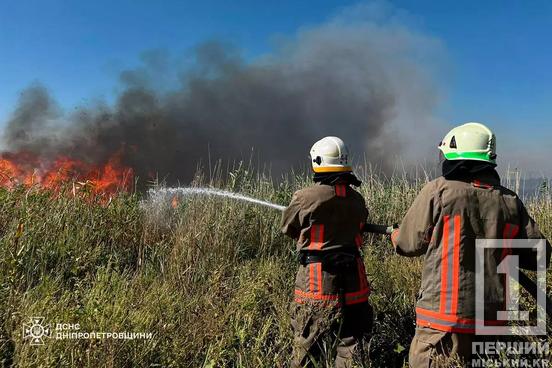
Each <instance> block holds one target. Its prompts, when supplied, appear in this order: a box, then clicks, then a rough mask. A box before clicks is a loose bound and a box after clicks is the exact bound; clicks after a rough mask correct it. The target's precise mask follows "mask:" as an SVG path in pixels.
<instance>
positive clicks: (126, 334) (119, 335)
mask: <svg viewBox="0 0 552 368" xmlns="http://www.w3.org/2000/svg"><path fill="white" fill-rule="evenodd" d="M53 326H55V327H53ZM152 338H153V333H151V332H139V331H132V332H131V331H89V330H83V329H82V328H81V325H80V324H79V323H66V322H61V323H60V322H56V323H52V324H50V323H48V324H46V323H44V317H31V318H29V320H28V322H27V323H24V324H23V339H24V340H25V341H29V345H34V346H38V345H44V343H45V341H46V339H52V340H103V339H118V340H149V339H152Z"/></svg>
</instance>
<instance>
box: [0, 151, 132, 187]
mask: <svg viewBox="0 0 552 368" xmlns="http://www.w3.org/2000/svg"><path fill="white" fill-rule="evenodd" d="M133 174H134V173H133V170H132V169H131V168H129V167H125V166H124V165H122V164H121V152H117V153H116V154H114V155H113V156H112V157H111V158H110V159H109V160H108V161H107V162H106V163H105V164H104V165H97V164H91V163H86V162H83V161H80V160H76V159H73V158H71V157H67V156H58V157H57V158H56V159H54V160H42V159H41V158H40V157H38V156H36V155H33V154H31V153H26V152H22V153H17V154H13V153H3V154H1V155H0V186H2V187H6V188H13V187H15V186H17V185H21V184H23V185H26V186H33V185H38V186H41V187H44V188H48V189H53V190H57V189H59V188H61V187H62V185H64V184H71V183H72V184H73V193H75V190H76V189H80V188H83V187H88V188H90V189H91V190H92V191H93V192H94V193H97V194H99V193H107V194H113V193H116V192H118V191H129V190H130V189H132V184H133V179H134V175H133Z"/></svg>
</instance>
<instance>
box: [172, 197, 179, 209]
mask: <svg viewBox="0 0 552 368" xmlns="http://www.w3.org/2000/svg"><path fill="white" fill-rule="evenodd" d="M178 203H179V202H178V198H177V197H176V196H174V197H173V199H172V201H171V206H172V208H176V207H178Z"/></svg>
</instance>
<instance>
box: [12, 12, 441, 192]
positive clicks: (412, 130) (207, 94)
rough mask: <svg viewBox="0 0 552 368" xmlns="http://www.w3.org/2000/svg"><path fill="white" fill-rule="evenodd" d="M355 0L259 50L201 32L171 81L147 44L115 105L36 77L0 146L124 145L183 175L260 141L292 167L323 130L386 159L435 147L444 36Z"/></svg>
mask: <svg viewBox="0 0 552 368" xmlns="http://www.w3.org/2000/svg"><path fill="white" fill-rule="evenodd" d="M357 10H358V11H352V12H351V11H350V10H349V11H348V15H345V14H344V15H341V16H339V17H337V18H334V19H332V20H331V21H329V22H328V23H326V24H323V25H321V26H318V27H314V28H310V29H304V30H301V31H300V32H298V34H297V35H296V36H294V37H293V38H291V39H287V40H281V41H280V43H279V45H278V46H276V47H275V50H274V51H273V52H271V53H270V54H268V55H264V56H263V57H260V58H258V59H256V60H253V61H246V60H244V59H243V58H241V57H240V55H239V53H238V52H237V51H236V50H235V49H234V48H232V47H228V46H224V45H223V44H221V43H218V42H209V43H205V44H202V45H200V46H198V47H197V48H196V49H195V50H194V51H193V56H192V58H191V62H190V61H188V62H187V63H185V64H186V67H181V68H180V70H179V79H178V80H177V82H175V80H172V81H169V84H171V85H172V87H173V88H168V87H167V86H164V85H162V84H163V83H161V82H162V81H164V79H163V78H164V77H166V75H167V73H166V72H167V70H166V69H167V68H168V66H167V65H170V61H169V59H168V57H167V56H166V55H165V54H164V53H161V52H160V53H151V52H150V53H148V54H146V56H145V57H144V58H143V67H141V68H138V69H136V70H128V71H124V72H123V73H121V78H120V82H121V85H122V92H121V93H120V95H119V96H118V98H117V100H116V102H115V104H114V105H113V106H110V105H109V104H101V105H98V106H93V107H90V106H86V107H79V108H77V109H76V112H74V113H72V114H63V113H62V112H60V109H59V108H58V107H57V105H56V103H55V101H53V100H52V97H50V95H49V93H48V92H47V90H46V89H45V88H43V87H41V86H40V85H35V86H32V87H30V88H28V89H27V90H26V91H24V92H23V94H22V97H21V99H20V101H19V106H18V107H17V108H16V110H15V112H14V114H13V116H12V117H11V119H10V120H9V121H8V122H7V124H6V126H5V131H4V135H3V138H4V151H8V152H12V153H17V152H22V151H25V152H32V153H35V154H38V155H40V156H41V158H42V159H43V160H45V161H48V160H53V159H54V158H55V157H56V156H58V155H70V156H72V157H74V158H78V159H81V160H85V161H88V162H94V163H99V164H101V163H104V162H105V161H106V160H107V159H108V158H109V157H110V156H111V155H113V153H114V152H118V151H120V152H122V157H123V164H125V165H129V166H131V167H132V168H134V170H135V173H136V174H137V175H138V176H139V177H141V178H142V179H144V178H148V177H150V176H152V175H155V174H158V175H160V176H161V177H165V176H167V175H168V178H169V180H170V181H174V180H179V181H181V182H185V181H186V180H189V179H190V178H191V176H192V175H193V174H194V172H195V170H196V168H197V164H198V162H200V161H202V162H203V163H205V162H206V161H207V157H208V155H210V157H211V159H212V160H214V159H222V160H223V161H235V160H239V159H249V158H250V156H251V155H252V152H254V153H253V155H254V157H255V161H257V160H259V161H260V162H264V163H267V164H269V165H270V167H271V170H272V173H273V174H279V173H281V172H284V171H286V172H287V171H289V169H290V167H296V168H297V167H302V166H304V165H306V164H307V163H308V161H307V159H306V158H307V155H308V151H309V148H310V145H311V144H312V143H313V142H314V141H315V140H317V139H320V138H321V137H323V136H326V135H337V136H340V137H342V138H343V139H344V140H345V141H346V142H348V143H349V144H350V146H351V147H352V148H353V151H354V152H355V153H356V158H357V159H359V161H364V160H366V161H368V162H371V163H372V164H374V165H376V166H378V167H380V168H382V169H383V170H389V169H390V168H392V167H394V166H395V162H394V160H395V159H396V158H397V157H403V158H405V157H406V158H409V159H413V160H415V159H416V158H418V157H420V155H421V154H422V153H425V148H427V147H429V146H427V147H426V146H425V141H424V138H425V137H430V139H431V140H430V142H431V143H434V142H433V141H434V140H435V138H434V137H438V136H440V134H441V133H437V134H433V133H431V132H428V131H427V130H426V131H425V132H423V131H422V129H431V127H433V126H434V122H433V119H432V110H433V107H434V105H435V95H436V93H435V92H434V88H433V84H432V81H431V78H430V77H429V76H428V74H429V73H428V69H427V68H424V67H422V65H423V64H425V63H426V62H429V61H431V60H434V56H435V53H434V51H435V50H436V49H438V45H435V42H434V41H433V40H431V39H429V38H427V37H425V36H423V35H421V34H419V33H416V32H414V31H412V30H409V29H408V28H407V27H405V26H402V25H400V23H398V22H397V21H396V19H392V20H389V19H386V20H382V19H374V18H369V19H368V20H366V18H364V19H362V17H359V16H358V13H362V11H364V10H363V9H362V8H358V9H357ZM353 13H354V18H355V19H352V18H353V17H352V16H351V14H353ZM359 18H360V19H359ZM76 82H77V81H76ZM412 137H416V138H412ZM433 146H434V145H433V144H432V145H431V147H432V148H433ZM416 147H424V150H422V151H419V150H417V149H416Z"/></svg>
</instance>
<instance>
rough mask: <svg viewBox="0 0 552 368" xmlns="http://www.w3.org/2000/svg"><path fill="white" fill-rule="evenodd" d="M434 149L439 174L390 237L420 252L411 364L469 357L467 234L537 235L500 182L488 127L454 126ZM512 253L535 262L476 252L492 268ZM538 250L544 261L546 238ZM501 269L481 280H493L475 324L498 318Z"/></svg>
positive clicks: (471, 255) (471, 320) (403, 250)
mask: <svg viewBox="0 0 552 368" xmlns="http://www.w3.org/2000/svg"><path fill="white" fill-rule="evenodd" d="M439 150H440V151H441V152H440V154H441V157H442V158H443V159H444V160H443V161H442V176H440V177H438V178H437V179H435V180H433V181H431V182H429V183H428V184H426V185H425V186H424V187H423V188H422V190H421V192H420V193H419V195H418V196H417V198H416V199H415V200H414V203H413V204H412V206H411V207H410V209H409V210H408V212H407V214H406V216H405V217H404V219H403V221H402V223H401V225H400V227H399V228H398V229H396V230H395V231H394V232H393V234H392V236H391V240H392V243H393V245H394V246H395V249H396V251H397V253H398V254H400V255H403V256H407V257H415V256H424V267H423V271H422V285H421V288H420V291H419V294H418V299H417V303H416V333H415V336H414V339H413V340H412V343H411V345H410V352H409V363H410V366H411V367H415V368H417V367H430V366H432V364H433V366H435V365H436V362H438V361H439V360H443V359H445V360H446V359H447V358H450V357H451V356H455V357H456V359H461V360H463V361H464V362H465V364H468V362H469V361H470V358H471V354H472V350H471V349H472V341H474V339H475V329H474V328H475V323H476V321H475V261H476V258H475V257H476V248H475V240H476V239H478V238H483V239H514V238H519V239H542V238H544V237H543V235H542V233H541V232H540V231H539V229H538V227H537V224H536V223H535V221H534V220H533V219H532V218H531V217H530V216H529V214H528V212H527V209H526V208H525V206H524V205H523V203H522V201H521V200H520V199H519V197H518V196H517V195H516V194H515V193H514V192H512V191H511V190H509V189H506V188H505V187H503V186H501V185H500V177H499V175H498V173H497V172H496V170H495V167H496V138H495V135H494V134H493V133H492V132H491V130H490V129H489V128H487V127H486V126H485V125H483V124H480V123H467V124H464V125H461V126H458V127H456V128H454V129H452V130H451V131H450V132H449V133H448V134H447V135H446V136H445V137H444V139H443V140H442V142H440V144H439ZM514 253H515V254H517V255H519V266H520V267H521V268H525V269H532V270H534V269H535V268H536V259H535V256H534V254H533V253H532V252H531V251H530V249H525V250H523V251H520V250H517V251H516V250H515V249H514V248H511V249H509V250H508V249H507V248H504V249H492V250H490V251H489V252H485V253H484V254H485V256H484V258H485V259H484V261H485V263H484V265H485V269H488V270H496V267H497V266H498V264H499V263H500V262H501V260H502V259H503V258H504V257H505V255H507V254H514ZM546 254H547V258H546V265H547V266H548V264H549V262H550V244H549V243H548V241H546ZM478 261H479V262H480V261H481V260H478ZM504 276H505V275H501V274H498V273H496V272H495V271H490V276H487V275H486V276H485V285H491V287H492V286H493V285H494V290H491V292H490V293H489V290H486V291H485V321H484V322H481V321H478V323H484V324H485V325H493V324H498V323H500V321H497V320H496V318H497V314H496V312H497V311H499V310H504V309H505V308H504V303H505V292H506V291H505V283H506V278H505V277H504ZM487 277H490V280H489V279H488V278H487Z"/></svg>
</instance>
